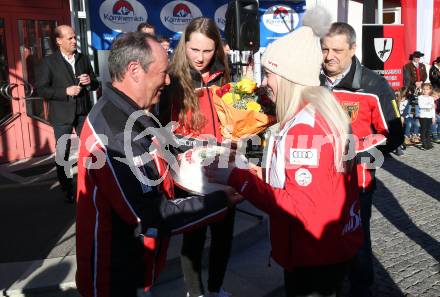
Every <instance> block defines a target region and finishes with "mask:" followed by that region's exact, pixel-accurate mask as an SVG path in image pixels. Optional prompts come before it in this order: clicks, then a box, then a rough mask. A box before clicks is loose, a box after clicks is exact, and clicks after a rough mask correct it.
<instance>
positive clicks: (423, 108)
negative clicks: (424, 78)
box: [418, 83, 435, 150]
mask: <svg viewBox="0 0 440 297" xmlns="http://www.w3.org/2000/svg"><path fill="white" fill-rule="evenodd" d="M418 99H419V100H418V104H419V108H420V115H419V119H420V126H421V130H422V131H421V138H422V148H423V149H425V150H429V149H432V143H431V127H432V124H434V123H435V105H434V97H432V85H431V84H429V83H424V84H422V95H419V98H418Z"/></svg>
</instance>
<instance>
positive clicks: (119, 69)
mask: <svg viewBox="0 0 440 297" xmlns="http://www.w3.org/2000/svg"><path fill="white" fill-rule="evenodd" d="M149 39H151V40H156V39H155V38H154V37H153V36H151V35H149V34H146V33H141V32H128V33H123V34H120V35H118V37H116V39H115V40H114V41H113V44H112V48H111V50H110V55H109V57H108V68H109V71H110V77H111V79H112V81H122V80H123V79H124V75H125V73H126V72H127V66H128V64H130V63H131V62H133V61H138V62H139V63H140V64H141V66H142V68H143V69H144V70H145V71H148V66H150V64H151V63H152V62H153V61H154V59H153V54H152V50H151V46H150V45H149V43H148V40H149Z"/></svg>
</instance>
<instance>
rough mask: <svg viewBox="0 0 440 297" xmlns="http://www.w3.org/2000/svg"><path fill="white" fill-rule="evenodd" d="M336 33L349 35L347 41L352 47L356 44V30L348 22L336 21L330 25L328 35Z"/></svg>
mask: <svg viewBox="0 0 440 297" xmlns="http://www.w3.org/2000/svg"><path fill="white" fill-rule="evenodd" d="M334 35H345V37H347V42H348V45H349V46H350V48H352V47H353V45H355V44H356V32H355V31H354V29H353V27H352V26H350V25H349V24H347V23H343V22H335V23H332V25H331V26H330V30H329V31H328V33H327V35H326V36H330V37H331V36H334Z"/></svg>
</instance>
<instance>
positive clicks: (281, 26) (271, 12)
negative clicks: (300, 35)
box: [259, 1, 306, 47]
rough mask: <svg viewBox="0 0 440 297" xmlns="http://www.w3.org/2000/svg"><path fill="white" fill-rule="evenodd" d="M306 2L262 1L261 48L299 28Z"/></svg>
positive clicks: (260, 12)
mask: <svg viewBox="0 0 440 297" xmlns="http://www.w3.org/2000/svg"><path fill="white" fill-rule="evenodd" d="M305 9H306V1H299V2H298V1H296V2H289V1H260V11H259V14H260V47H267V46H268V45H269V43H271V42H272V41H274V40H276V39H277V38H280V37H281V36H284V35H286V34H287V33H289V32H292V31H294V30H296V29H297V28H299V27H300V26H301V24H302V16H303V14H304V12H305Z"/></svg>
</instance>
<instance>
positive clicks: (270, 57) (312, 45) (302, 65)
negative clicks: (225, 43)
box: [261, 6, 331, 86]
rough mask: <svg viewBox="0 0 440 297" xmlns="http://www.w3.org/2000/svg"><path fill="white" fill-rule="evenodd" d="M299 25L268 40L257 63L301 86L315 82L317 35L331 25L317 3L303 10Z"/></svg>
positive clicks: (318, 55) (318, 57)
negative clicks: (270, 41)
mask: <svg viewBox="0 0 440 297" xmlns="http://www.w3.org/2000/svg"><path fill="white" fill-rule="evenodd" d="M302 23H303V25H302V26H301V27H300V28H299V29H297V30H295V31H293V32H292V33H289V34H287V35H285V36H283V37H281V38H280V39H277V40H276V41H274V42H273V43H271V44H270V45H269V46H268V47H267V49H266V51H265V52H264V54H263V57H262V60H261V64H262V65H263V66H264V67H265V68H266V69H267V70H269V71H271V72H273V73H275V74H278V75H279V76H281V77H283V78H285V79H287V80H289V81H291V82H294V83H296V84H299V85H303V86H319V85H320V83H319V73H320V71H321V64H322V61H323V60H322V51H321V43H320V38H321V37H323V36H325V35H326V34H327V32H328V30H329V28H330V25H331V16H330V14H329V13H328V11H327V10H326V9H324V8H322V7H320V6H317V7H315V8H313V9H311V10H308V11H306V13H305V14H304V16H303V19H302Z"/></svg>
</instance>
